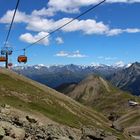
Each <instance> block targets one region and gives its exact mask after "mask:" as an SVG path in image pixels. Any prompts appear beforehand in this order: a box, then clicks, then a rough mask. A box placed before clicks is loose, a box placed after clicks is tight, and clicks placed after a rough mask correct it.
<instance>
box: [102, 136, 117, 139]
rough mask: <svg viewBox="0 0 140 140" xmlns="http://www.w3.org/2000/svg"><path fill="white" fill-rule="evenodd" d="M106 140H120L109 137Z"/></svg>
mask: <svg viewBox="0 0 140 140" xmlns="http://www.w3.org/2000/svg"><path fill="white" fill-rule="evenodd" d="M104 140H118V139H117V138H116V137H115V136H108V137H106V138H104Z"/></svg>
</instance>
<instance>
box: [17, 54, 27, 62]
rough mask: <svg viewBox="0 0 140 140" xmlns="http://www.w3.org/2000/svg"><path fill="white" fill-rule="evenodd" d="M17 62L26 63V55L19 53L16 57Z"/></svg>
mask: <svg viewBox="0 0 140 140" xmlns="http://www.w3.org/2000/svg"><path fill="white" fill-rule="evenodd" d="M18 62H19V63H26V62H27V56H25V55H20V56H19V57H18Z"/></svg>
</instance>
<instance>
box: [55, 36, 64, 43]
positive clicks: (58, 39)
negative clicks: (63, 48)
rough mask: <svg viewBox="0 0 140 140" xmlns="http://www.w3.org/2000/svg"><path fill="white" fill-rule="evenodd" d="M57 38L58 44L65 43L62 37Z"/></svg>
mask: <svg viewBox="0 0 140 140" xmlns="http://www.w3.org/2000/svg"><path fill="white" fill-rule="evenodd" d="M55 40H56V43H57V44H63V43H64V41H63V39H62V38H61V37H57V38H56V39H55Z"/></svg>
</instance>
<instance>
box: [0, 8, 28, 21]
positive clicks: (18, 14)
mask: <svg viewBox="0 0 140 140" xmlns="http://www.w3.org/2000/svg"><path fill="white" fill-rule="evenodd" d="M13 14H14V10H8V11H7V12H6V14H5V15H4V16H3V17H2V18H0V23H10V22H11V20H12V17H13ZM14 22H16V23H21V22H25V23H28V22H29V16H28V15H26V13H24V12H20V11H18V10H17V12H16V16H15V19H14Z"/></svg>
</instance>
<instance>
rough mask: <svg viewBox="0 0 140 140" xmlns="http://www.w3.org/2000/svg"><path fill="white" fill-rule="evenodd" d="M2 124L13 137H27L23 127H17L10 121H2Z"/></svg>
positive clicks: (19, 139)
mask: <svg viewBox="0 0 140 140" xmlns="http://www.w3.org/2000/svg"><path fill="white" fill-rule="evenodd" d="M0 126H2V127H3V128H4V129H5V133H6V135H7V136H11V137H12V138H15V139H18V140H23V139H24V137H25V131H24V129H22V128H16V127H15V126H14V125H12V124H10V123H9V122H4V121H0Z"/></svg>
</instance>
